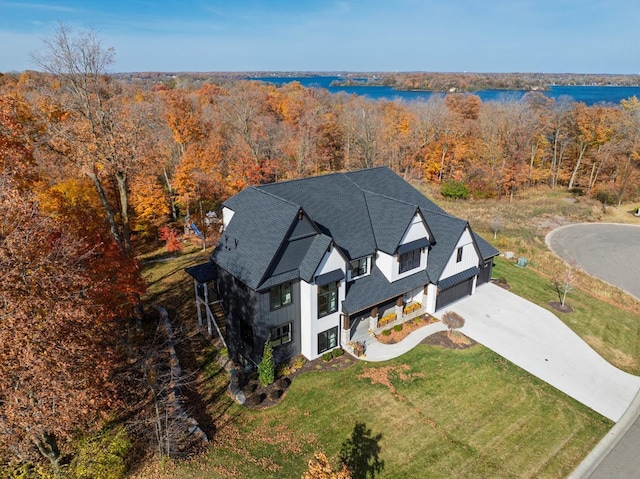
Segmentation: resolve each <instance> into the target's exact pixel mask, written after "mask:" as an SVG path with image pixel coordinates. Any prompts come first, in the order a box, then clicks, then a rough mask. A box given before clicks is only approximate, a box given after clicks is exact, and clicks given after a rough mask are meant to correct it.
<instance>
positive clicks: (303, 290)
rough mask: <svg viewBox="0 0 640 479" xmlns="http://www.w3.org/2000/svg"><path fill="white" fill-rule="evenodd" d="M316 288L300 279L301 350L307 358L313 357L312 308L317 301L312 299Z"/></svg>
mask: <svg viewBox="0 0 640 479" xmlns="http://www.w3.org/2000/svg"><path fill="white" fill-rule="evenodd" d="M315 289H316V287H315V285H313V284H309V283H307V282H306V281H303V280H300V346H301V351H300V352H301V353H302V355H303V356H304V357H306V358H311V357H312V355H313V352H312V350H311V324H312V318H313V317H314V316H313V315H312V308H313V306H314V304H315V301H317V300H312V298H313V292H314V291H315ZM316 307H317V306H316Z"/></svg>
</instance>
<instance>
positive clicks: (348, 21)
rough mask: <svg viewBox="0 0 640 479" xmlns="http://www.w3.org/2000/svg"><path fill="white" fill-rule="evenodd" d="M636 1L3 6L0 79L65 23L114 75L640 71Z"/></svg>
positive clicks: (235, 0)
mask: <svg viewBox="0 0 640 479" xmlns="http://www.w3.org/2000/svg"><path fill="white" fill-rule="evenodd" d="M638 19H640V1H638V0H575V1H574V0H536V1H525V0H484V1H479V0H339V1H334V0H181V1H147V0H128V1H126V0H34V1H30V0H26V1H20V0H8V1H5V0H0V72H8V71H22V70H25V69H33V70H37V69H38V67H37V66H36V64H35V63H34V62H33V60H32V59H31V58H32V54H33V53H35V52H37V51H38V50H40V49H42V47H43V39H45V38H50V37H51V36H52V34H53V33H54V31H55V29H56V27H57V26H58V25H59V24H60V23H61V22H62V23H64V24H66V25H67V26H69V27H70V28H71V29H72V30H73V31H74V32H79V31H84V30H88V29H93V30H95V31H96V32H97V34H98V37H99V38H100V39H101V42H102V45H103V46H104V47H105V48H108V47H113V48H115V51H116V62H115V64H114V65H112V67H111V71H112V72H140V71H160V72H212V71H234V72H235V71H243V72H244V71H247V72H250V71H274V72H279V71H320V72H334V71H355V72H383V71H387V72H394V71H428V72H464V71H467V72H541V73H635V74H637V73H640V28H638V21H639V20H638Z"/></svg>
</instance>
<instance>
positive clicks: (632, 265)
mask: <svg viewBox="0 0 640 479" xmlns="http://www.w3.org/2000/svg"><path fill="white" fill-rule="evenodd" d="M547 244H548V245H549V247H550V248H551V250H552V251H553V252H555V253H556V254H557V255H558V256H560V257H561V258H562V259H564V260H565V261H566V262H567V263H571V262H573V261H575V262H576V263H577V266H579V267H580V268H581V269H583V270H584V271H586V272H587V273H589V274H591V275H593V276H597V277H598V278H600V279H603V280H605V281H606V282H607V283H611V284H613V285H615V286H618V287H619V288H621V289H623V290H625V291H627V292H628V293H631V294H632V295H633V296H635V297H636V298H639V299H640V226H634V225H615V224H606V223H594V224H580V225H571V226H564V227H562V228H558V229H557V230H554V231H552V232H551V233H549V235H548V236H547Z"/></svg>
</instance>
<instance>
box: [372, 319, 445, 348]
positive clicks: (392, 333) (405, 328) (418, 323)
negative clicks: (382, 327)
mask: <svg viewBox="0 0 640 479" xmlns="http://www.w3.org/2000/svg"><path fill="white" fill-rule="evenodd" d="M436 321H437V319H436V318H434V317H432V316H428V315H424V316H419V317H417V318H415V319H411V320H409V321H407V322H405V323H402V324H401V326H402V329H400V331H396V330H395V329H394V328H393V327H392V328H389V329H388V330H387V331H389V335H387V336H385V335H384V334H382V333H380V334H377V335H376V336H377V337H376V339H377V340H378V341H379V342H381V343H382V344H395V343H399V342H400V341H402V340H403V339H404V338H406V337H407V336H408V335H409V334H411V333H412V332H413V331H415V330H416V329H420V328H422V327H423V326H427V325H429V324H431V323H435V322H436Z"/></svg>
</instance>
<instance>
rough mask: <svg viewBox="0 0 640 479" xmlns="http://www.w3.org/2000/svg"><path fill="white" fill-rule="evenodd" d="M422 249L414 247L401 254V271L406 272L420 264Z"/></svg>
mask: <svg viewBox="0 0 640 479" xmlns="http://www.w3.org/2000/svg"><path fill="white" fill-rule="evenodd" d="M421 253H422V249H414V250H413V251H408V252H407V253H404V254H401V255H400V271H399V272H400V273H401V274H402V273H405V272H406V271H410V270H412V269H415V268H417V267H418V266H420V254H421Z"/></svg>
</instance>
